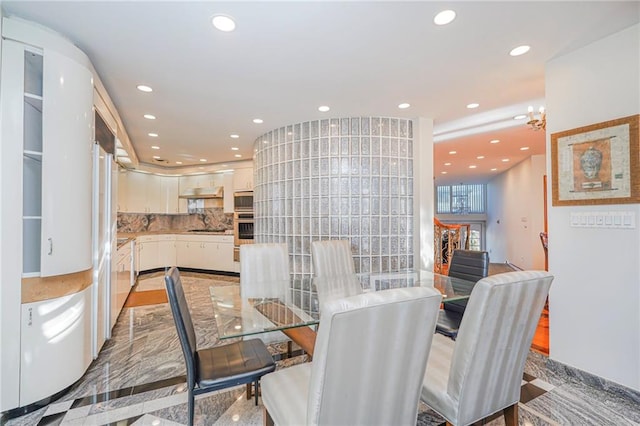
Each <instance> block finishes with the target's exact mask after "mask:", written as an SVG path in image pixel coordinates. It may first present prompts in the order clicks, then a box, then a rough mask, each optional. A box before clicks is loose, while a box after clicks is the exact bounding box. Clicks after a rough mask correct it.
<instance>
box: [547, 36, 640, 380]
mask: <svg viewBox="0 0 640 426" xmlns="http://www.w3.org/2000/svg"><path fill="white" fill-rule="evenodd" d="M546 102H547V111H548V116H547V119H548V121H547V152H551V150H550V147H551V144H550V135H551V134H553V133H556V132H559V131H563V130H569V129H574V128H576V127H581V126H585V125H589V124H594V123H598V122H602V121H607V120H611V119H615V118H620V117H625V116H629V115H633V114H638V113H640V26H639V25H635V26H633V27H631V28H629V29H627V30H624V31H622V32H619V33H617V34H614V35H612V36H610V37H607V38H605V39H602V40H599V41H598V42H595V43H593V44H591V45H589V46H586V47H584V48H582V49H580V50H577V51H575V52H572V53H570V54H567V55H565V56H562V57H559V58H557V59H554V60H552V61H550V62H548V63H547V67H546ZM634 143H636V144H637V143H638V141H637V140H636V141H634ZM547 170H548V172H549V173H548V175H549V176H551V173H550V171H551V168H550V159H548V160H547ZM636 172H637V171H636ZM548 199H549V200H551V191H550V188H549V190H548ZM550 204H551V203H550ZM585 211H631V212H634V213H635V214H636V221H638V219H639V218H640V217H639V216H640V206H639V205H638V204H627V205H601V206H571V207H552V206H551V205H550V206H549V270H550V271H551V272H552V273H553V274H554V275H555V280H554V282H553V285H552V286H551V293H550V298H549V303H550V325H549V331H550V357H551V358H552V359H554V360H557V361H560V362H562V363H564V364H568V365H571V366H574V367H576V368H579V369H582V370H585V371H588V372H590V373H592V374H596V375H598V376H601V377H604V378H606V379H609V380H612V381H614V382H617V383H620V384H622V385H625V386H628V387H631V388H633V389H636V390H640V262H639V261H638V260H639V259H640V231H639V230H638V228H636V229H633V230H618V229H590V228H572V227H570V226H569V224H570V222H569V217H570V213H571V212H585Z"/></svg>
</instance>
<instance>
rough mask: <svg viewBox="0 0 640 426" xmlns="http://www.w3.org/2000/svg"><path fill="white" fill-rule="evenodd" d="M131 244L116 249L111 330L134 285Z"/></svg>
mask: <svg viewBox="0 0 640 426" xmlns="http://www.w3.org/2000/svg"><path fill="white" fill-rule="evenodd" d="M133 256H134V253H133V250H132V242H128V243H126V244H124V245H123V246H121V247H119V248H118V251H117V253H116V259H115V265H116V266H115V268H116V274H115V276H116V280H115V283H112V285H113V284H115V289H114V290H115V291H112V292H111V328H113V326H114V325H115V323H116V320H117V319H118V315H119V314H120V311H121V310H122V307H123V306H124V303H125V302H126V301H127V297H128V296H129V292H130V291H131V286H132V285H133V284H134V282H135V281H134V274H133V263H134V262H133Z"/></svg>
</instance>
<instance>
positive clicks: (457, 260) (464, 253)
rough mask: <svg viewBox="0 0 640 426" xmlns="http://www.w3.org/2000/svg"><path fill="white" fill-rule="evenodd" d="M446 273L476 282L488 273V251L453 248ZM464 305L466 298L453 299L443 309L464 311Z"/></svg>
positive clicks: (465, 305) (465, 304)
mask: <svg viewBox="0 0 640 426" xmlns="http://www.w3.org/2000/svg"><path fill="white" fill-rule="evenodd" d="M448 275H449V276H450V277H454V278H460V279H463V280H467V281H473V282H474V283H475V282H478V281H479V280H481V279H482V278H484V277H486V276H487V275H489V253H487V252H486V251H477V250H460V249H456V250H454V251H453V255H452V256H451V261H450V263H449V273H448ZM466 307H467V301H466V300H454V301H452V302H448V303H445V305H444V309H445V310H448V311H456V312H460V313H464V311H465V309H466Z"/></svg>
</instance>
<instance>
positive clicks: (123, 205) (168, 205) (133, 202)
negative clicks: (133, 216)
mask: <svg viewBox="0 0 640 426" xmlns="http://www.w3.org/2000/svg"><path fill="white" fill-rule="evenodd" d="M118 178H119V181H118V211H119V212H122V213H156V214H177V213H187V200H185V199H180V198H178V195H179V189H180V179H179V177H178V176H160V175H154V174H150V173H142V172H136V171H132V170H126V171H123V170H121V172H120V173H119V176H118Z"/></svg>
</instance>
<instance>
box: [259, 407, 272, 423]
mask: <svg viewBox="0 0 640 426" xmlns="http://www.w3.org/2000/svg"><path fill="white" fill-rule="evenodd" d="M262 417H263V418H264V422H263V424H264V426H275V423H274V422H273V419H272V418H271V415H270V414H269V411H267V407H264V416H262Z"/></svg>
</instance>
